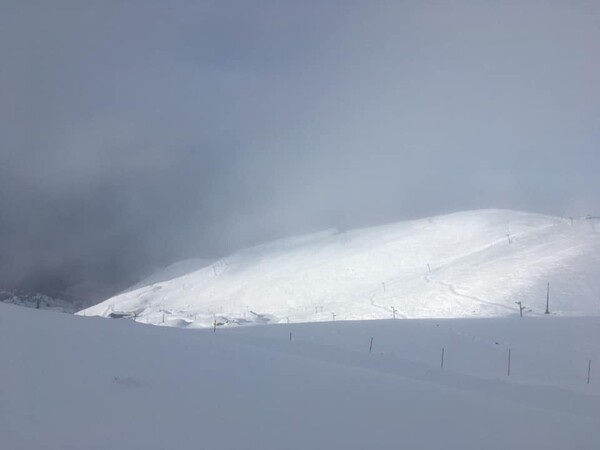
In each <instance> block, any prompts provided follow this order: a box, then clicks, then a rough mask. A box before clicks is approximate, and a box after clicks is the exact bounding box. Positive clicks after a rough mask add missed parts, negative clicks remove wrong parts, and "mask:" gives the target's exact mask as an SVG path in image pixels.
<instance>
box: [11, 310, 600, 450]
mask: <svg viewBox="0 0 600 450" xmlns="http://www.w3.org/2000/svg"><path fill="white" fill-rule="evenodd" d="M290 333H292V340H291V341H290ZM371 338H373V347H372V352H371V353H369V346H370V342H371ZM599 341H600V318H597V317H591V318H574V317H556V316H544V317H525V318H523V319H520V318H518V317H510V318H503V319H478V320H473V319H450V320H448V319H444V320H431V319H430V320H410V321H408V320H391V319H390V320H383V321H361V322H351V321H346V322H342V321H340V322H335V323H332V322H329V323H304V324H290V325H287V324H285V325H284V324H281V325H272V326H263V327H237V328H219V329H217V330H216V332H213V331H212V330H180V329H168V328H159V327H152V326H147V325H143V324H139V323H135V322H133V321H130V320H110V321H108V320H103V319H100V318H90V317H77V316H70V315H63V314H56V313H50V312H46V311H37V310H31V309H25V308H18V307H16V306H13V305H7V304H0V355H2V364H0V447H1V448H2V449H3V450H34V449H44V450H81V449H86V450H106V449H109V448H113V449H119V450H134V449H135V450H138V449H144V450H155V449H156V450H159V449H160V450H164V449H169V450H179V449H182V450H183V449H186V450H187V449H190V448H194V449H211V450H220V449H227V450H233V449H235V450H245V449H248V450H256V449H260V450H271V449H272V450H306V449H328V450H353V449H379V450H385V449H398V448H410V449H427V450H435V449H440V450H441V449H461V450H471V449H472V450H475V449H478V450H479V449H486V450H496V449H497V450H505V449H508V448H514V449H529V450H549V449H557V450H564V449H573V450H576V449H591V448H597V445H598V442H600V376H599V375H600V353H599V347H598V345H597V343H598V342H599ZM442 347H444V349H445V364H444V369H443V370H442V369H441V368H440V362H441V358H440V356H441V348H442ZM509 348H510V349H511V352H512V353H511V355H512V366H511V374H510V376H508V373H507V354H508V349H509ZM590 359H591V360H592V361H593V363H592V372H591V377H590V384H587V369H588V361H589V360H590Z"/></svg>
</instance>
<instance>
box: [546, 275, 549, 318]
mask: <svg viewBox="0 0 600 450" xmlns="http://www.w3.org/2000/svg"><path fill="white" fill-rule="evenodd" d="M546 314H550V283H548V286H547V288H546Z"/></svg>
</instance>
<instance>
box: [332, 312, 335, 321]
mask: <svg viewBox="0 0 600 450" xmlns="http://www.w3.org/2000/svg"><path fill="white" fill-rule="evenodd" d="M331 317H332V318H333V321H334V322H335V313H334V312H332V313H331Z"/></svg>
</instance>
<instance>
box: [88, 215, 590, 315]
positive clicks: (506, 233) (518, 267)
mask: <svg viewBox="0 0 600 450" xmlns="http://www.w3.org/2000/svg"><path fill="white" fill-rule="evenodd" d="M206 264H207V263H205V262H202V263H201V268H199V269H198V270H193V269H196V268H195V267H189V271H187V272H186V270H183V271H182V270H179V271H173V270H172V269H173V268H172V267H171V268H169V269H167V270H166V271H165V272H163V273H157V274H156V275H154V276H153V277H152V278H150V279H149V280H148V281H147V282H146V283H142V284H138V285H136V286H135V287H134V288H133V289H131V290H128V291H127V292H125V293H122V294H120V295H117V296H115V297H113V298H111V299H109V300H106V301H105V302H103V303H100V304H99V305H96V306H94V307H92V308H89V309H87V310H85V311H82V312H80V314H85V315H100V316H105V317H111V316H112V317H129V318H135V320H138V321H141V322H145V323H152V324H164V325H171V326H186V327H212V326H213V325H214V323H215V322H216V323H217V325H219V326H220V325H243V324H250V323H287V322H312V321H327V320H357V319H361V320H362V319H384V318H391V317H392V316H393V315H394V314H395V315H396V317H398V318H440V317H448V318H449V317H497V316H507V315H514V314H518V312H519V307H518V306H517V304H516V302H519V301H520V302H522V305H523V306H524V308H525V309H524V313H525V314H526V315H541V314H544V312H545V308H546V296H547V286H548V283H550V311H551V313H552V314H556V315H590V314H600V294H599V293H600V232H599V231H598V230H596V229H595V228H594V223H593V222H592V221H591V220H589V219H586V218H582V219H576V220H574V221H573V223H571V221H570V220H568V219H563V218H557V217H549V216H542V215H536V214H528V213H520V212H514V211H504V210H482V211H470V212H463V213H457V214H451V215H446V216H440V217H432V218H427V219H422V220H414V221H407V222H400V223H396V224H391V225H386V226H380V227H374V228H367V229H360V230H352V231H347V232H337V231H335V230H329V231H326V232H322V233H316V234H312V235H307V236H300V237H295V238H290V239H281V240H278V241H275V242H271V243H267V244H264V245H260V246H256V247H252V248H249V249H246V250H242V251H239V252H237V253H234V254H232V255H230V256H229V257H226V258H223V259H220V260H218V261H213V262H212V263H210V264H208V265H206ZM181 266H185V264H184V263H182V265H181ZM175 267H177V266H175ZM186 267H187V266H186ZM180 268H181V267H180ZM184 272H186V273H184Z"/></svg>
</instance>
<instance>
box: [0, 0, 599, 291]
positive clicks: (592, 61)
mask: <svg viewBox="0 0 600 450" xmlns="http://www.w3.org/2000/svg"><path fill="white" fill-rule="evenodd" d="M599 52H600V3H598V2H594V1H573V2H538V1H529V0H527V1H514V2H513V1H507V2H467V1H464V2H463V1H458V2H445V1H439V2H438V1H431V2H422V1H414V2H411V1H406V2H404V1H349V0H340V1H333V0H332V1H277V0H272V1H252V2H250V1H244V0H239V1H233V0H215V1H189V2H188V1H173V2H150V1H130V2H116V1H97V2H70V1H52V2H48V1H30V2H8V1H6V2H1V3H0V57H1V59H0V289H2V288H11V287H17V286H19V287H23V288H27V289H31V290H41V291H45V292H48V293H64V291H65V289H67V288H69V287H72V286H73V285H80V288H79V290H78V291H76V292H77V293H78V294H77V295H83V296H89V297H92V298H96V299H100V298H98V297H101V296H102V295H107V294H110V293H112V292H113V291H114V290H116V289H120V288H122V287H125V286H126V285H127V284H128V283H130V282H131V281H133V280H135V279H136V278H137V277H139V276H143V275H144V274H146V273H147V272H148V271H149V270H151V269H152V268H154V267H157V266H160V265H164V264H167V263H169V262H172V261H175V260H178V259H182V258H186V257H192V256H205V257H215V256H219V255H223V254H226V253H228V252H230V251H232V250H235V249H237V248H240V247H243V246H248V245H252V244H256V243H259V242H261V241H265V240H269V239H273V238H277V237H281V236H286V235H291V234H296V233H303V232H310V231H315V230H319V229H323V228H328V227H332V226H337V227H343V228H349V227H359V226H368V225H374V224H380V223H384V222H389V221H393V220H401V219H406V218H414V217H420V216H426V215H433V214H438V213H444V212H451V211H456V210H464V209H472V208H486V207H499V208H512V209H521V210H529V211H533V212H541V213H548V214H554V215H584V214H587V213H598V211H599V209H600V200H599V194H600V175H599V168H600V149H599V148H598V144H599V143H600V87H599V85H600V84H599V83H598V80H600V57H599V54H600V53H599Z"/></svg>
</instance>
